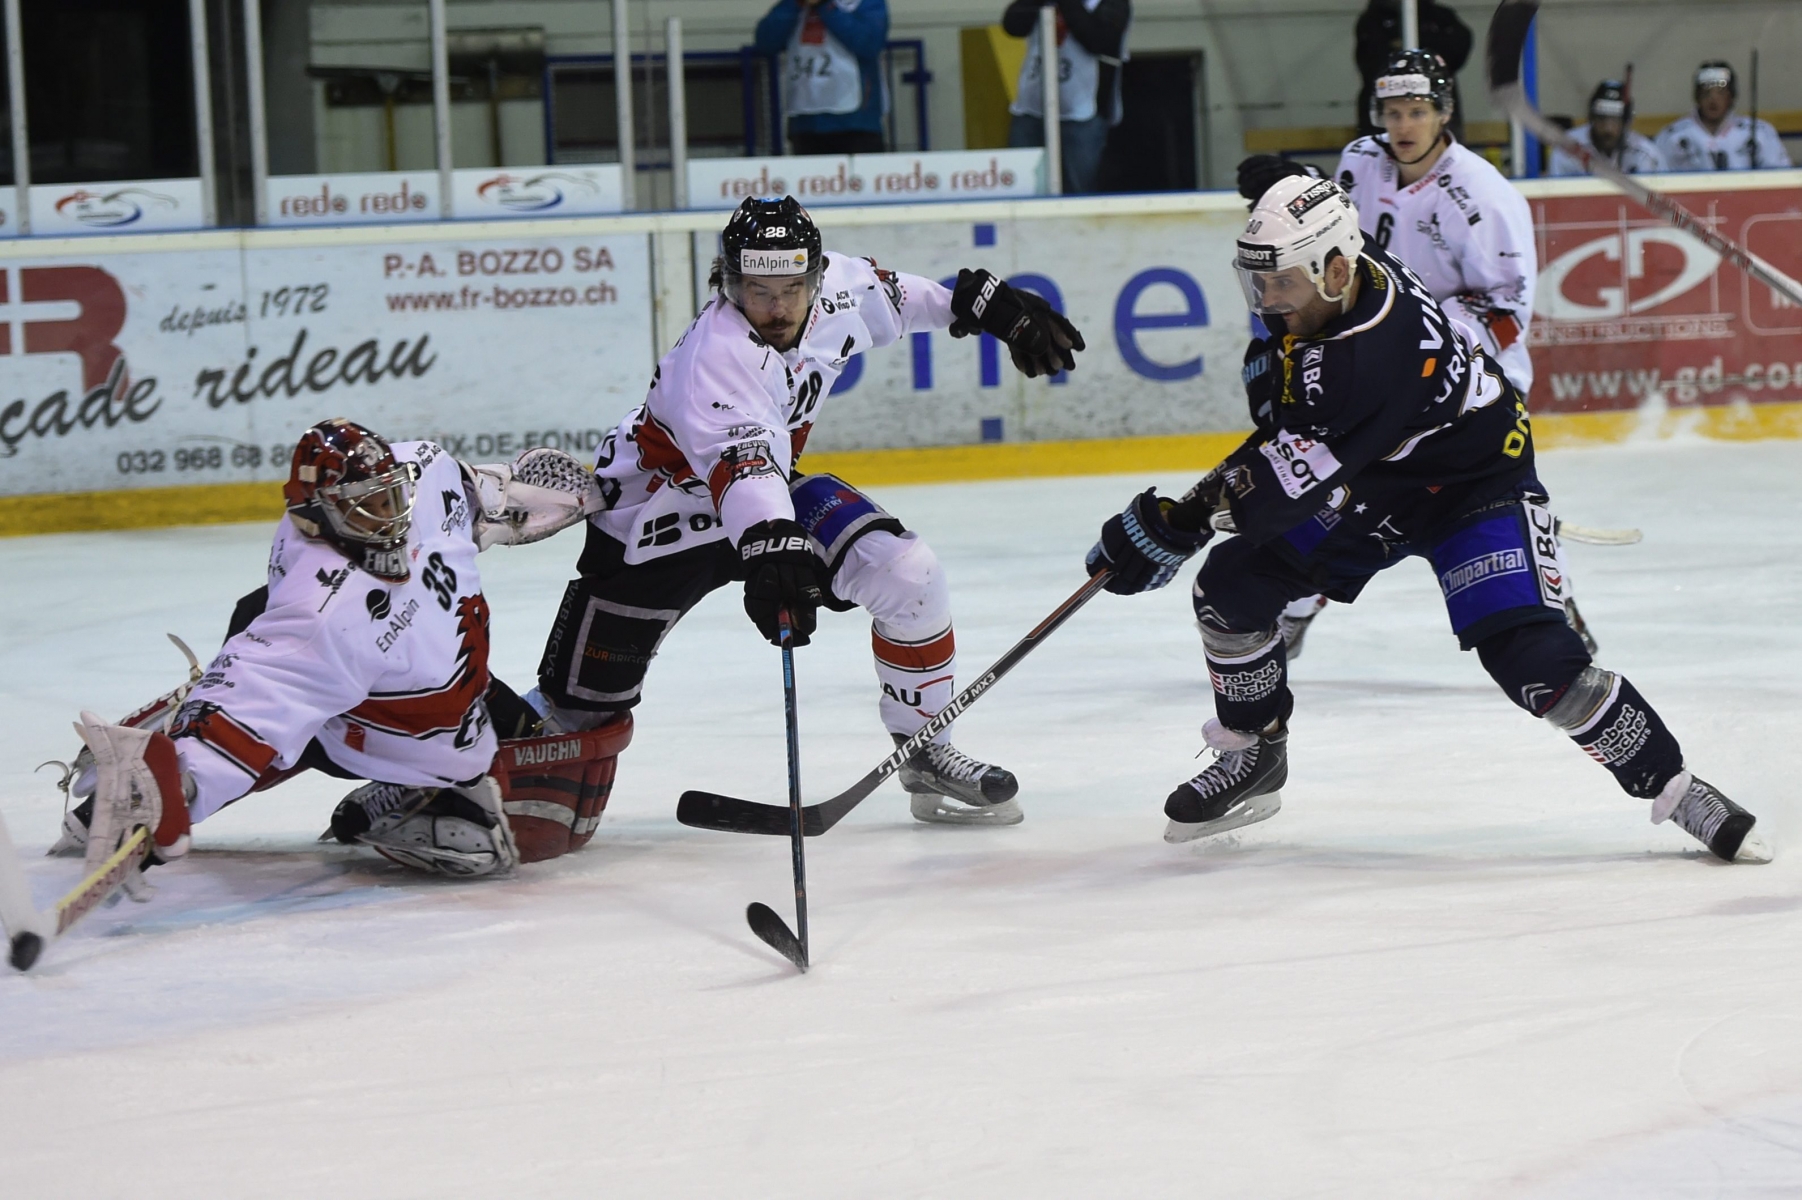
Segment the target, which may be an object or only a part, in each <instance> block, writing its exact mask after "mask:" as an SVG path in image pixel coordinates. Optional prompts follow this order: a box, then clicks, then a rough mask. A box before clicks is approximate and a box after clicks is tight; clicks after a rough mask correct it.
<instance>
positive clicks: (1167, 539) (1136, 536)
mask: <svg viewBox="0 0 1802 1200" xmlns="http://www.w3.org/2000/svg"><path fill="white" fill-rule="evenodd" d="M1170 503H1171V502H1170V501H1168V500H1161V499H1159V498H1158V493H1157V489H1156V488H1147V489H1146V490H1145V491H1143V492H1141V493H1140V494H1139V495H1137V496H1134V497H1133V499H1132V503H1131V504H1128V505H1127V506H1126V511H1124V512H1122V513H1121V514H1120V515H1119V516H1117V517H1109V518H1108V519H1107V521H1106V522H1105V523H1104V524H1103V525H1102V526H1101V540H1100V541H1098V542H1096V543H1095V545H1094V547H1093V548H1091V549H1090V550H1089V556H1088V559H1087V560H1086V564H1085V565H1086V566H1087V567H1088V570H1089V574H1090V575H1094V574H1096V573H1097V572H1099V571H1101V570H1103V569H1107V570H1111V571H1113V573H1114V577H1113V578H1112V579H1110V580H1108V582H1107V584H1106V585H1105V586H1106V588H1107V590H1108V591H1110V592H1113V593H1115V594H1116V595H1120V596H1131V595H1134V594H1135V593H1138V592H1148V591H1154V590H1156V589H1157V588H1161V587H1163V586H1164V585H1165V584H1167V583H1169V582H1170V581H1171V580H1172V579H1174V578H1176V572H1177V570H1178V569H1179V568H1181V566H1182V565H1183V564H1184V563H1185V562H1187V561H1188V560H1189V559H1190V558H1191V557H1192V556H1193V555H1194V554H1195V552H1196V551H1197V550H1200V549H1201V548H1202V547H1203V546H1205V545H1207V543H1208V539H1209V538H1211V537H1213V536H1214V531H1213V530H1212V529H1209V528H1207V527H1206V526H1203V527H1202V528H1201V529H1200V530H1199V531H1197V532H1194V533H1187V532H1184V531H1182V530H1178V529H1174V528H1172V527H1171V525H1170V523H1169V522H1168V521H1167V520H1166V519H1165V512H1166V510H1167V509H1168V508H1169V506H1170Z"/></svg>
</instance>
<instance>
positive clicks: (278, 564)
mask: <svg viewBox="0 0 1802 1200" xmlns="http://www.w3.org/2000/svg"><path fill="white" fill-rule="evenodd" d="M392 449H393V452H394V457H395V459H396V460H397V461H399V462H403V463H406V462H412V463H417V464H419V467H420V475H419V479H418V483H417V485H416V492H415V496H416V499H415V502H414V509H413V521H412V529H411V532H410V533H409V535H408V555H409V557H410V559H411V562H410V564H409V565H410V568H411V570H410V574H409V576H408V578H407V580H406V581H405V582H403V583H391V582H388V581H386V580H382V579H377V578H376V577H374V576H372V575H369V574H367V573H365V572H364V571H362V570H361V569H359V568H358V567H357V566H356V565H354V564H353V563H351V562H350V561H349V560H348V559H347V558H345V556H344V555H343V554H341V553H340V552H339V551H337V550H336V549H334V548H333V547H332V546H331V545H330V544H329V543H326V542H322V541H318V540H315V539H312V538H308V537H306V536H304V535H302V534H301V533H300V532H299V531H298V530H296V529H295V527H294V525H293V523H292V522H291V521H289V519H288V518H287V517H283V518H282V520H281V523H280V524H279V525H278V526H277V527H276V532H275V543H274V546H273V548H272V549H271V551H270V554H269V603H268V607H267V608H265V609H264V611H263V612H262V614H261V615H259V616H258V617H257V618H256V619H255V620H253V621H252V622H251V623H250V625H249V627H248V628H246V629H245V630H244V631H243V632H241V633H239V634H238V635H237V636H235V637H233V638H230V639H229V640H227V641H226V643H225V645H224V646H222V647H220V650H219V653H218V655H217V656H216V657H215V658H214V659H213V661H212V663H211V664H210V665H209V666H208V667H207V670H206V673H205V674H204V675H203V676H202V677H201V679H200V681H199V682H198V683H196V684H195V685H194V688H193V690H192V691H190V692H189V693H188V697H187V700H186V702H185V703H184V704H183V706H182V708H181V711H180V712H179V714H178V715H177V717H176V721H175V724H174V726H173V728H172V729H171V733H172V734H173V736H174V737H175V744H176V747H177V749H178V751H179V753H180V755H181V759H182V767H183V769H184V770H185V771H187V772H188V773H189V774H190V775H191V776H192V777H193V779H194V784H195V788H196V795H195V796H194V798H193V800H192V802H191V803H190V806H189V807H190V811H191V812H192V815H193V819H194V820H195V821H199V820H202V819H204V818H205V817H207V816H209V815H211V814H212V813H214V812H216V811H218V810H219V809H220V808H222V807H224V806H225V805H226V804H229V803H231V802H232V801H233V800H236V799H237V798H238V797H240V796H242V795H244V794H245V793H246V792H249V791H250V790H251V789H252V787H253V786H255V784H256V783H257V782H258V780H259V779H265V778H266V777H267V776H269V775H270V774H271V773H274V772H280V771H284V770H286V769H288V768H291V767H293V766H295V765H296V764H297V763H298V761H299V760H300V757H301V754H302V753H303V752H304V751H305V750H306V748H307V745H308V743H309V742H311V741H312V740H313V739H314V738H317V739H318V740H319V743H320V746H321V748H323V749H324V751H325V753H326V755H327V756H328V757H329V758H330V759H331V760H332V762H334V763H336V764H337V765H338V766H340V767H342V768H344V769H345V770H346V771H349V772H351V773H353V774H355V775H358V776H361V777H362V778H365V779H372V780H379V781H382V782H385V783H398V784H407V785H413V786H433V785H442V784H447V783H453V782H459V781H466V780H470V779H473V778H475V777H477V776H479V775H482V774H484V773H485V772H486V771H487V770H488V768H489V765H490V764H491V763H492V762H493V761H494V756H495V752H496V749H497V748H498V743H497V741H496V738H495V734H494V731H493V729H492V728H491V727H490V724H489V721H488V712H487V707H486V704H485V703H484V700H483V696H484V694H485V693H486V691H487V689H488V682H489V673H488V602H487V600H486V599H484V597H483V595H482V583H481V576H480V574H479V573H478V571H477V569H476V544H475V541H474V540H473V538H472V536H471V526H470V521H471V508H470V501H469V493H468V491H467V490H466V489H465V486H464V476H463V472H462V470H461V468H460V467H459V465H458V463H457V461H456V460H455V459H454V458H452V457H451V456H450V455H449V454H448V453H446V452H445V451H444V449H443V448H442V447H440V446H438V445H436V444H434V443H432V442H395V443H394V444H393V447H392Z"/></svg>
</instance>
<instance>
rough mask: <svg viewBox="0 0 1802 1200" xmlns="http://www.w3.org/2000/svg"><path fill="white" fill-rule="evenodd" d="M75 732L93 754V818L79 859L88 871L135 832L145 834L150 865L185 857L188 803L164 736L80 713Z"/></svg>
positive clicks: (176, 757) (174, 757)
mask: <svg viewBox="0 0 1802 1200" xmlns="http://www.w3.org/2000/svg"><path fill="white" fill-rule="evenodd" d="M75 732H76V733H77V734H79V735H80V736H81V740H82V741H83V742H85V743H87V746H88V749H89V750H91V751H92V752H93V755H94V815H93V822H92V824H91V825H90V826H89V829H88V839H87V847H86V853H85V855H84V857H85V858H86V860H87V865H88V867H89V869H90V870H92V869H94V868H96V867H98V866H99V865H100V864H101V863H103V862H105V861H106V860H107V859H108V858H110V857H111V856H112V854H113V852H114V851H115V850H117V849H118V848H119V847H120V846H121V845H123V844H124V842H125V839H127V838H128V837H130V836H131V833H132V831H133V830H134V829H137V828H139V827H143V828H145V829H148V830H149V831H150V839H151V843H152V846H153V850H152V856H153V858H154V859H155V860H156V861H158V862H167V861H169V860H170V859H175V858H180V857H181V856H182V855H184V854H186V853H187V852H188V830H189V827H190V824H191V822H190V820H189V816H188V802H187V796H186V794H185V792H184V789H183V783H182V772H181V758H180V756H179V755H178V754H177V753H176V750H175V743H174V742H173V741H171V740H170V739H169V737H168V735H167V734H163V733H156V732H152V731H150V730H148V729H131V728H128V727H126V726H124V725H109V724H107V723H106V722H105V721H103V720H101V719H100V718H99V717H97V716H95V715H94V714H93V713H91V712H84V713H82V714H81V720H80V721H79V722H78V723H77V724H76V726H75Z"/></svg>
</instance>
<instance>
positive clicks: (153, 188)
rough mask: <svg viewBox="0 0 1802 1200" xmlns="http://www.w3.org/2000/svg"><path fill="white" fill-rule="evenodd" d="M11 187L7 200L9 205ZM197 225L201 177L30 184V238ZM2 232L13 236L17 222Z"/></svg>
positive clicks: (164, 230)
mask: <svg viewBox="0 0 1802 1200" xmlns="http://www.w3.org/2000/svg"><path fill="white" fill-rule="evenodd" d="M12 196H13V193H12V190H11V189H8V190H7V195H6V199H7V201H8V205H7V206H8V207H9V208H10V207H11V201H12ZM199 228H201V212H200V180H198V179H137V180H133V181H131V182H128V183H62V184H34V185H33V186H32V189H31V232H32V236H34V237H67V236H69V235H70V234H80V233H162V232H168V231H169V230H175V229H199ZM4 232H5V233H6V234H7V235H9V236H16V235H17V234H18V232H19V230H18V223H17V222H16V221H8V222H6V225H5V230H4Z"/></svg>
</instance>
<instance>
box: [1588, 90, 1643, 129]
mask: <svg viewBox="0 0 1802 1200" xmlns="http://www.w3.org/2000/svg"><path fill="white" fill-rule="evenodd" d="M1597 117H1618V118H1619V119H1620V122H1621V124H1622V125H1623V126H1627V125H1631V124H1632V123H1633V97H1632V96H1631V95H1630V94H1629V93H1628V92H1627V85H1626V84H1624V83H1622V82H1621V81H1620V80H1618V79H1604V80H1602V82H1600V83H1598V84H1596V90H1595V91H1593V92H1591V93H1590V94H1589V119H1590V120H1592V121H1593V120H1595V119H1596V118H1597Z"/></svg>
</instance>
